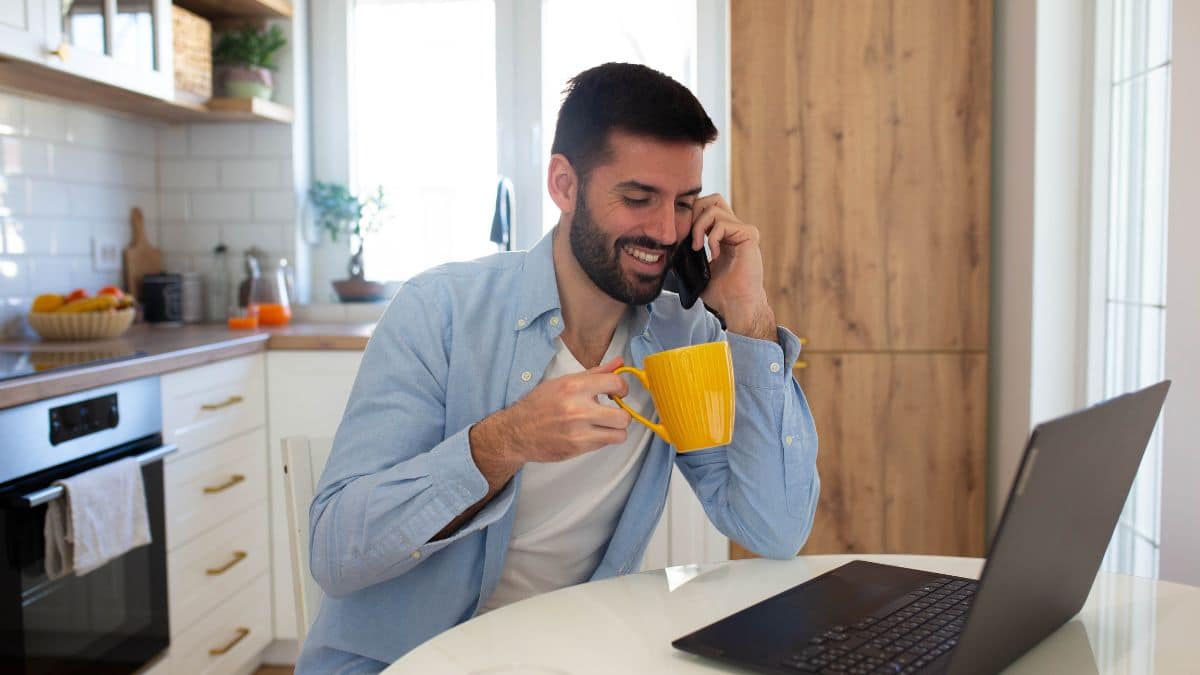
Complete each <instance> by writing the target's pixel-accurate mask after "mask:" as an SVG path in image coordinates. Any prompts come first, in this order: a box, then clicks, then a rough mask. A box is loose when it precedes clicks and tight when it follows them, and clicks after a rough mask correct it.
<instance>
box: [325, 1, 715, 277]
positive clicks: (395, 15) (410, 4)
mask: <svg viewBox="0 0 1200 675" xmlns="http://www.w3.org/2000/svg"><path fill="white" fill-rule="evenodd" d="M703 4H704V3H700V5H703ZM710 4H713V5H714V6H715V5H716V3H710ZM349 6H350V8H351V9H350V11H351V23H350V28H351V37H350V40H349V42H348V43H347V53H348V54H349V59H350V62H349V64H348V65H349V72H350V73H351V77H352V81H351V82H350V88H349V89H350V93H349V100H350V106H349V111H348V120H347V121H348V126H349V128H350V129H351V139H350V174H351V175H350V182H351V184H352V185H353V186H354V188H355V190H356V191H370V190H373V189H374V187H375V186H376V185H381V186H383V188H384V192H385V196H386V198H387V201H388V203H389V205H390V214H391V216H392V218H393V222H391V223H390V224H389V225H388V226H387V227H386V228H383V229H382V230H381V231H379V232H377V233H375V234H373V235H370V236H369V237H368V239H367V241H366V246H365V249H364V264H365V267H366V272H367V276H368V277H370V278H372V279H380V280H384V279H387V280H403V279H406V278H408V277H411V276H412V275H414V274H416V273H418V272H420V271H422V270H424V269H427V268H429V267H432V266H434V265H437V264H440V263H443V262H446V261H450V260H465V259H470V258H475V257H479V256H481V255H486V254H488V253H491V252H495V251H496V250H497V249H498V246H497V245H496V244H493V243H492V242H491V241H490V235H491V225H492V216H493V213H494V210H495V204H496V188H497V181H498V179H499V177H500V176H502V175H503V176H506V177H509V178H511V179H512V180H513V183H514V184H515V188H516V192H517V200H516V201H517V203H518V205H523V206H522V208H519V209H517V212H516V217H515V219H516V224H515V228H516V230H517V232H514V233H512V234H513V236H512V239H513V240H514V242H515V243H514V248H523V247H526V246H529V245H531V244H532V242H535V241H536V240H537V238H538V236H540V233H542V232H544V231H548V230H549V229H550V228H551V227H553V225H554V224H555V223H556V222H557V221H558V215H559V214H558V209H557V208H555V207H554V205H553V203H552V202H551V201H550V199H549V196H548V195H547V194H546V188H545V175H546V174H545V172H546V163H547V160H548V159H549V153H550V144H551V142H552V141H553V136H554V123H555V120H556V119H557V117H558V108H559V105H560V104H561V102H562V98H561V97H562V89H563V86H564V85H565V83H566V81H567V79H568V78H570V77H571V76H573V75H575V74H576V73H578V72H580V71H582V70H584V69H585V68H588V67H591V66H594V65H598V64H601V63H604V62H607V61H628V62H635V63H644V64H646V65H649V66H651V67H653V68H656V69H658V70H660V71H662V72H664V73H666V74H668V75H670V76H672V77H674V78H675V79H677V80H679V81H680V82H682V83H683V84H684V85H685V86H688V87H689V88H691V89H693V91H695V90H696V85H697V82H696V80H697V76H696V69H697V68H696V61H697V15H698V3H697V0H661V1H658V2H653V3H645V2H641V1H640V0H613V1H611V2H605V3H585V2H578V1H576V0H540V2H539V1H538V0H357V2H352V3H351V4H350V5H349ZM714 11H715V10H714ZM538 36H540V37H538ZM498 73H499V75H498ZM319 134H320V130H319V129H318V135H319ZM317 142H318V143H320V142H321V140H320V138H318V139H317ZM322 178H323V179H325V180H329V179H330V177H328V176H324V177H322ZM539 221H541V222H539ZM518 234H519V236H517V235H518Z"/></svg>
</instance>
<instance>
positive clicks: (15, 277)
mask: <svg viewBox="0 0 1200 675" xmlns="http://www.w3.org/2000/svg"><path fill="white" fill-rule="evenodd" d="M0 295H4V296H21V295H29V263H28V261H26V260H25V258H24V257H23V256H0Z"/></svg>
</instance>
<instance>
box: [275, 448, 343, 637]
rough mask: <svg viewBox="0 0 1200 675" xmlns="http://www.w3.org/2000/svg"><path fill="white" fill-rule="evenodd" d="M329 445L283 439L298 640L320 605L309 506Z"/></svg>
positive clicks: (289, 543)
mask: <svg viewBox="0 0 1200 675" xmlns="http://www.w3.org/2000/svg"><path fill="white" fill-rule="evenodd" d="M332 446H333V442H332V440H331V439H328V438H308V437H306V436H291V437H288V438H285V439H283V486H284V496H285V498H286V500H287V516H288V545H289V550H290V551H291V553H292V584H293V586H294V590H295V598H296V637H297V640H298V641H299V642H300V643H301V644H303V643H304V637H305V635H307V634H308V627H309V626H310V625H311V624H312V621H313V619H315V618H316V617H317V610H318V609H319V608H320V606H321V587H320V586H318V585H317V582H316V581H314V580H313V576H312V574H311V573H309V569H308V555H309V554H308V551H309V548H308V507H309V505H311V504H312V500H313V495H314V494H315V493H316V491H317V481H319V480H320V479H321V471H322V470H324V468H325V462H326V461H327V460H328V459H329V451H330V450H331V449H332Z"/></svg>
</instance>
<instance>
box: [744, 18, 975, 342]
mask: <svg viewBox="0 0 1200 675" xmlns="http://www.w3.org/2000/svg"><path fill="white" fill-rule="evenodd" d="M991 11H992V9H991V3H990V2H989V1H986V0H910V1H906V2H891V1H869V0H842V1H838V2H824V1H817V0H733V1H732V2H731V4H730V22H731V37H730V49H731V75H732V76H731V94H732V120H733V126H732V130H731V132H732V133H731V141H730V145H731V150H732V157H731V159H732V186H731V187H732V190H731V195H732V200H733V207H734V209H735V210H736V211H737V212H738V214H739V215H740V216H741V217H742V218H743V219H744V220H746V221H747V222H749V223H752V224H754V225H757V226H758V227H759V228H760V230H761V232H762V241H763V246H764V250H767V251H769V252H770V254H769V255H768V256H766V260H765V265H766V275H767V286H768V292H769V293H770V294H771V297H772V300H773V302H774V303H775V312H776V314H777V316H778V318H779V320H780V322H781V323H783V324H784V325H787V326H790V327H791V328H793V330H796V331H797V333H799V334H801V335H804V336H806V337H808V338H809V341H810V342H809V349H811V350H814V351H835V352H836V351H845V350H878V351H892V350H984V349H986V348H987V318H988V237H989V231H988V182H989V143H990V109H991V96H990V74H991V56H990V55H991V34H992V29H991Z"/></svg>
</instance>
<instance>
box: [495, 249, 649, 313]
mask: <svg viewBox="0 0 1200 675" xmlns="http://www.w3.org/2000/svg"><path fill="white" fill-rule="evenodd" d="M556 231H558V228H557V227H555V228H554V229H552V230H550V231H549V232H547V233H546V234H545V235H544V236H542V238H541V239H540V240H538V243H537V244H534V246H533V248H531V249H529V252H528V253H526V254H525V267H524V269H523V270H522V279H521V297H520V299H519V300H518V302H517V312H516V316H515V317H513V324H512V325H513V329H514V330H518V331H520V330H524V329H526V328H528V327H530V326H532V325H533V324H534V323H536V322H537V320H538V319H540V318H541V317H542V316H543V315H545V314H546V313H547V312H551V311H557V312H558V314H559V315H560V316H561V314H562V311H561V310H562V301H561V300H560V299H559V297H558V279H557V277H556V276H555V272H554V233H555V232H556ZM653 313H654V311H653V303H651V304H649V305H645V306H643V307H636V308H634V312H633V320H632V322H631V323H630V326H629V330H630V335H631V336H637V335H643V334H644V333H645V332H646V328H647V326H648V325H649V324H650V317H651V315H652V314H653ZM559 327H560V328H561V325H560V326H559ZM556 333H557V331H556Z"/></svg>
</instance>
